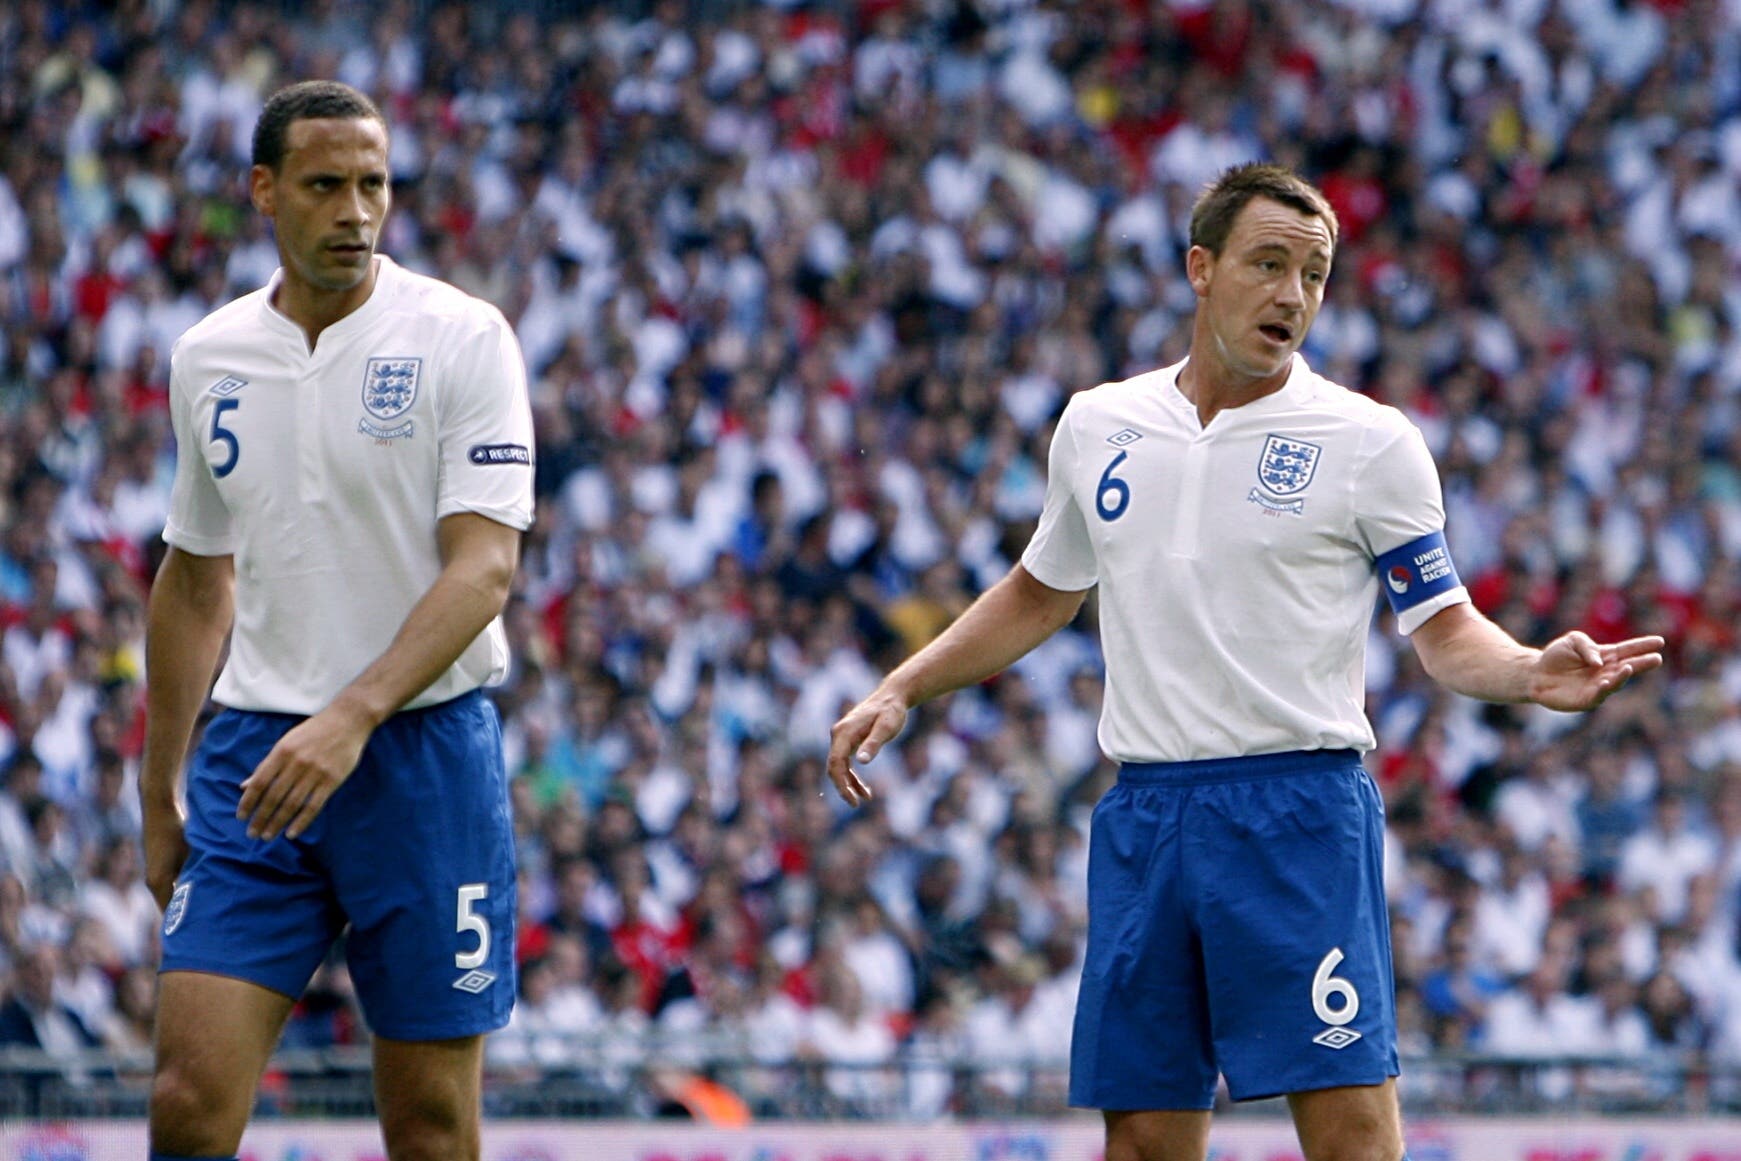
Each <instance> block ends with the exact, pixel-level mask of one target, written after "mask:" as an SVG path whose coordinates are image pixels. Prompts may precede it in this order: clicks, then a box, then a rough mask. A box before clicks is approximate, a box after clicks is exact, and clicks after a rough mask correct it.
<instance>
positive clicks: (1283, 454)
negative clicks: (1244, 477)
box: [1257, 435, 1324, 496]
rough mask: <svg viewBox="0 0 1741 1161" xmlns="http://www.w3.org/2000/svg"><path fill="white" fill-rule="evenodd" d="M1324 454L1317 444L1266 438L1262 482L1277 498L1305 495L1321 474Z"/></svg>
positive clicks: (1260, 471)
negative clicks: (1301, 493)
mask: <svg viewBox="0 0 1741 1161" xmlns="http://www.w3.org/2000/svg"><path fill="white" fill-rule="evenodd" d="M1323 451H1324V449H1323V448H1322V447H1319V446H1318V445H1317V444H1315V443H1306V442H1304V441H1302V440H1297V439H1284V438H1283V437H1282V436H1279V435H1269V436H1265V437H1264V441H1263V455H1262V456H1260V457H1259V458H1258V463H1257V478H1258V482H1259V483H1261V484H1262V485H1263V486H1264V487H1265V488H1266V489H1268V490H1269V492H1270V494H1271V495H1275V496H1292V495H1294V494H1295V493H1296V492H1303V491H1305V490H1306V485H1307V484H1310V483H1311V482H1312V476H1313V474H1314V473H1316V472H1317V470H1318V457H1319V456H1320V455H1322V454H1323Z"/></svg>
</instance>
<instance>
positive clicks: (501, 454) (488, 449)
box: [466, 443, 532, 465]
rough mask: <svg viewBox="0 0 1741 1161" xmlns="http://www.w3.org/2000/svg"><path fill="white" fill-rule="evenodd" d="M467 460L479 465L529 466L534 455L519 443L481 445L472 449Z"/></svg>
mask: <svg viewBox="0 0 1741 1161" xmlns="http://www.w3.org/2000/svg"><path fill="white" fill-rule="evenodd" d="M466 458H468V459H470V460H471V462H472V463H474V464H478V465H487V464H529V463H531V462H532V453H531V451H530V450H528V449H527V448H526V447H525V446H523V445H521V444H517V443H480V444H476V445H474V446H473V447H472V449H471V451H470V452H468V453H467V456H466Z"/></svg>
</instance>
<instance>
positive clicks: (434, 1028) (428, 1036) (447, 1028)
mask: <svg viewBox="0 0 1741 1161" xmlns="http://www.w3.org/2000/svg"><path fill="white" fill-rule="evenodd" d="M509 1015H510V1014H503V1015H501V1016H490V1017H488V1018H487V1019H482V1020H466V1021H455V1022H454V1023H452V1024H395V1025H387V1024H381V1023H378V1022H376V1021H374V1020H368V1013H367V1012H364V1013H363V1016H364V1019H365V1020H368V1025H369V1031H370V1032H372V1033H374V1034H375V1035H376V1036H380V1037H384V1038H385V1039H388V1040H406V1041H411V1042H413V1043H416V1042H420V1041H428V1040H464V1039H466V1038H467V1037H469V1036H483V1035H487V1034H488V1033H491V1032H495V1031H498V1030H500V1029H502V1028H506V1027H507V1026H508V1018H509Z"/></svg>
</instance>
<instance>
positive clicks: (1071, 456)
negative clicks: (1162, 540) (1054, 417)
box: [1022, 407, 1100, 593]
mask: <svg viewBox="0 0 1741 1161" xmlns="http://www.w3.org/2000/svg"><path fill="white" fill-rule="evenodd" d="M1071 417H1072V408H1070V407H1066V408H1065V409H1064V414H1063V416H1062V417H1060V418H1059V420H1058V428H1057V430H1056V431H1054V432H1053V433H1052V448H1051V451H1050V452H1049V453H1048V454H1047V456H1046V506H1045V509H1044V510H1043V511H1041V513H1040V526H1039V527H1038V528H1036V529H1035V530H1034V536H1033V539H1031V540H1029V541H1028V547H1027V549H1026V551H1024V552H1023V553H1022V567H1023V568H1025V569H1027V570H1028V572H1029V573H1031V574H1032V575H1033V577H1034V579H1035V580H1037V581H1039V582H1040V583H1041V584H1043V585H1046V586H1047V587H1048V588H1054V589H1058V590H1059V591H1061V592H1071V593H1074V592H1081V591H1082V590H1083V589H1090V588H1093V587H1094V584H1095V582H1096V581H1098V580H1099V579H1100V566H1099V562H1098V561H1096V560H1095V557H1094V541H1093V540H1092V539H1091V538H1090V537H1089V535H1088V521H1087V520H1086V519H1085V518H1084V517H1083V515H1082V507H1081V505H1080V504H1078V503H1077V502H1076V491H1075V486H1074V485H1075V480H1076V433H1075V428H1074V424H1073V422H1072V418H1071Z"/></svg>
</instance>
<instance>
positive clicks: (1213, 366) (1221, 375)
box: [1178, 339, 1294, 427]
mask: <svg viewBox="0 0 1741 1161" xmlns="http://www.w3.org/2000/svg"><path fill="white" fill-rule="evenodd" d="M1209 341H1210V342H1213V341H1214V340H1213V339H1211V340H1209ZM1293 369H1294V365H1293V360H1291V359H1290V360H1289V361H1288V362H1287V364H1285V365H1284V366H1283V367H1282V369H1281V370H1280V371H1277V372H1275V373H1274V374H1273V375H1265V376H1262V377H1261V378H1254V377H1252V376H1250V375H1243V374H1241V373H1240V372H1238V371H1236V370H1234V369H1233V368H1232V367H1229V366H1228V365H1227V363H1226V361H1225V360H1223V359H1220V358H1217V357H1215V355H1214V354H1213V352H1209V353H1205V347H1204V346H1203V345H1202V344H1199V343H1193V344H1192V345H1191V353H1190V354H1189V355H1188V356H1186V359H1185V365H1184V366H1183V367H1181V368H1180V369H1179V379H1178V389H1179V394H1181V395H1183V396H1184V397H1185V398H1186V399H1188V400H1190V401H1191V403H1192V404H1193V405H1194V406H1195V407H1196V408H1197V421H1198V422H1199V423H1201V424H1202V425H1203V426H1204V427H1208V426H1209V421H1210V420H1212V419H1214V418H1215V417H1216V416H1217V415H1219V414H1220V413H1221V412H1223V411H1228V410H1231V409H1232V408H1235V407H1244V406H1245V405H1246V404H1248V403H1254V402H1256V401H1257V400H1259V399H1262V398H1263V397H1264V396H1266V395H1274V394H1275V393H1276V392H1277V391H1280V390H1281V389H1282V388H1283V387H1285V386H1287V383H1288V376H1289V375H1290V374H1292V373H1293Z"/></svg>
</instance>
